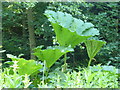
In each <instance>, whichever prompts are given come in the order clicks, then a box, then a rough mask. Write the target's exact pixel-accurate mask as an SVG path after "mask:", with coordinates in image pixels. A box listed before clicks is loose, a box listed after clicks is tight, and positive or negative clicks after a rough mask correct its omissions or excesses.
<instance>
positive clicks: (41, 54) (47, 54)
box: [34, 46, 73, 67]
mask: <svg viewBox="0 0 120 90" xmlns="http://www.w3.org/2000/svg"><path fill="white" fill-rule="evenodd" d="M34 51H35V53H34V55H36V56H37V57H38V58H39V59H40V60H41V61H44V60H45V61H46V67H51V66H52V65H53V64H54V63H55V62H56V61H57V60H58V59H59V58H60V57H61V56H62V55H64V54H65V53H67V52H71V51H73V49H72V48H70V47H63V46H55V47H51V46H50V47H48V48H47V49H44V50H42V49H41V47H37V48H35V50H34Z"/></svg>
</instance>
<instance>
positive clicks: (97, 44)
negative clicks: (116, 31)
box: [85, 40, 106, 66]
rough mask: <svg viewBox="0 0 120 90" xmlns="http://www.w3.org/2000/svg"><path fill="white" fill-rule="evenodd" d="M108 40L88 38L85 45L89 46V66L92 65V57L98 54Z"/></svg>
mask: <svg viewBox="0 0 120 90" xmlns="http://www.w3.org/2000/svg"><path fill="white" fill-rule="evenodd" d="M105 43H106V42H103V41H97V40H86V41H85V45H86V48H87V53H88V56H89V58H90V61H89V63H88V66H90V63H91V61H92V59H93V58H94V57H95V56H96V54H97V53H98V52H99V51H100V48H101V47H102V46H103V44H105Z"/></svg>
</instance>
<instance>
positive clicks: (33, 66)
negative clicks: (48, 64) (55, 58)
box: [7, 54, 42, 75]
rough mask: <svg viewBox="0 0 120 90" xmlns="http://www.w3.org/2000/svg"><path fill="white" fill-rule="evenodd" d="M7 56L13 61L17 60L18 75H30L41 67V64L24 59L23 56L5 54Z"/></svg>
mask: <svg viewBox="0 0 120 90" xmlns="http://www.w3.org/2000/svg"><path fill="white" fill-rule="evenodd" d="M7 56H8V57H9V58H11V59H12V60H13V61H18V63H17V65H18V69H17V70H18V73H19V74H20V75H24V74H27V75H31V74H32V73H35V72H36V71H38V70H39V69H41V68H42V65H41V64H37V62H36V61H35V60H25V59H23V58H17V57H16V56H13V55H10V54H7Z"/></svg>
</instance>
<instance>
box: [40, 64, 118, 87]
mask: <svg viewBox="0 0 120 90" xmlns="http://www.w3.org/2000/svg"><path fill="white" fill-rule="evenodd" d="M95 67H98V68H99V69H98V71H94V70H93V68H95ZM91 68H92V69H91ZM91 68H79V69H80V70H79V71H78V72H76V71H72V72H67V73H63V72H60V71H59V69H56V70H55V71H54V72H51V73H49V75H48V78H49V82H48V83H46V84H45V85H42V84H39V85H38V86H39V88H41V87H46V88H55V87H56V88H118V81H117V80H118V75H117V74H116V69H115V67H113V68H114V70H113V73H111V72H106V71H102V70H101V69H100V68H102V66H100V65H98V66H93V67H91ZM113 78H114V79H113Z"/></svg>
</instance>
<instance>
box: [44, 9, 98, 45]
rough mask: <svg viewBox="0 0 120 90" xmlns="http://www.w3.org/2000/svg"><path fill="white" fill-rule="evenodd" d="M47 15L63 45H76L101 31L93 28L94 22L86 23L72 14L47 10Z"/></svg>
mask: <svg viewBox="0 0 120 90" xmlns="http://www.w3.org/2000/svg"><path fill="white" fill-rule="evenodd" d="M45 15H46V16H47V17H48V20H49V21H50V22H51V24H52V26H53V28H54V30H55V33H56V37H57V40H58V42H59V43H60V45H61V46H69V45H71V46H72V47H74V46H75V45H77V44H79V43H81V42H83V41H85V40H86V39H87V38H89V37H91V36H94V35H98V34H99V31H98V30H97V29H95V28H93V26H94V25H93V24H92V23H87V22H86V23H84V22H83V21H82V20H80V19H76V18H73V17H72V16H71V15H70V14H67V13H63V12H54V11H50V10H47V11H45Z"/></svg>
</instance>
